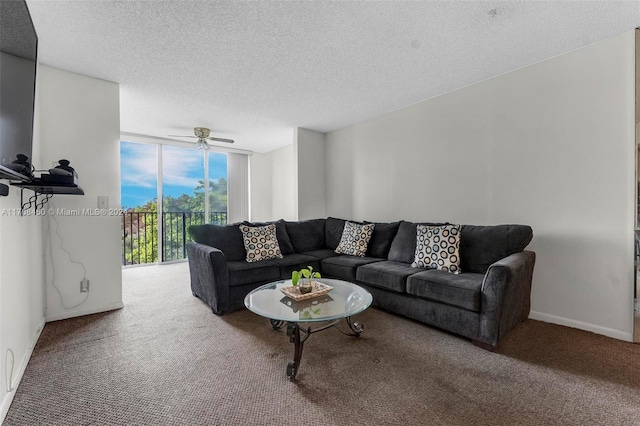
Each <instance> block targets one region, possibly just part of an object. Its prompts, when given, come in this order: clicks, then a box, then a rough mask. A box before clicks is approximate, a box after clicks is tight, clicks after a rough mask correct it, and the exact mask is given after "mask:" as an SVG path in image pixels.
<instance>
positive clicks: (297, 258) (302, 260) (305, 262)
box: [270, 253, 320, 280]
mask: <svg viewBox="0 0 640 426" xmlns="http://www.w3.org/2000/svg"><path fill="white" fill-rule="evenodd" d="M270 262H272V263H275V264H276V265H278V266H279V267H280V279H282V280H289V279H291V272H293V271H299V270H300V269H302V268H306V267H307V266H311V267H312V268H313V269H314V270H316V271H319V270H320V259H318V258H317V257H313V256H308V255H304V254H297V253H294V254H288V255H286V256H285V257H284V258H282V259H273V260H271V261H270Z"/></svg>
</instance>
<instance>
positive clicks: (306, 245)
mask: <svg viewBox="0 0 640 426" xmlns="http://www.w3.org/2000/svg"><path fill="white" fill-rule="evenodd" d="M324 223H325V219H311V220H302V221H299V222H285V226H286V227H287V234H289V239H290V240H291V244H292V245H293V249H294V250H295V252H296V253H304V252H305V251H312V250H320V249H323V248H324Z"/></svg>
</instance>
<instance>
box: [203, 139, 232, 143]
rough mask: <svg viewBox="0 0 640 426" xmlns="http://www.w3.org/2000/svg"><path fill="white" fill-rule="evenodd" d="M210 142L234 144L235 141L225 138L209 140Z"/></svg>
mask: <svg viewBox="0 0 640 426" xmlns="http://www.w3.org/2000/svg"><path fill="white" fill-rule="evenodd" d="M207 139H209V140H210V141H216V142H224V143H233V139H223V138H207Z"/></svg>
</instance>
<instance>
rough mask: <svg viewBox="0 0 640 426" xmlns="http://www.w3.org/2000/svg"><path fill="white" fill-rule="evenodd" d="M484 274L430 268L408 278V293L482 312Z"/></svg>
mask: <svg viewBox="0 0 640 426" xmlns="http://www.w3.org/2000/svg"><path fill="white" fill-rule="evenodd" d="M483 279H484V274H474V273H463V274H451V273H449V272H445V271H438V270H435V269H430V270H427V271H422V272H418V273H416V274H413V275H411V276H409V278H407V293H408V294H411V295H414V296H418V297H420V298H423V299H429V300H434V301H436V302H441V303H446V304H448V305H451V306H456V307H458V308H462V309H467V310H469V311H473V312H480V294H481V290H482V280H483Z"/></svg>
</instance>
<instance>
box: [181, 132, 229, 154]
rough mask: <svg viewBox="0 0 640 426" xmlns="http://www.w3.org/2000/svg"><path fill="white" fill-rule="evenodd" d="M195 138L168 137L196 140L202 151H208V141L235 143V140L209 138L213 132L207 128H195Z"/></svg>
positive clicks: (197, 146) (182, 136) (198, 147)
mask: <svg viewBox="0 0 640 426" xmlns="http://www.w3.org/2000/svg"><path fill="white" fill-rule="evenodd" d="M193 134H194V136H191V135H189V136H184V135H168V136H169V137H174V138H196V139H198V140H197V141H196V148H197V149H200V150H205V151H206V150H208V149H209V144H208V143H207V140H210V141H216V142H224V143H233V139H223V138H214V137H211V136H209V135H210V134H211V130H210V129H207V128H206V127H194V128H193Z"/></svg>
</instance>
